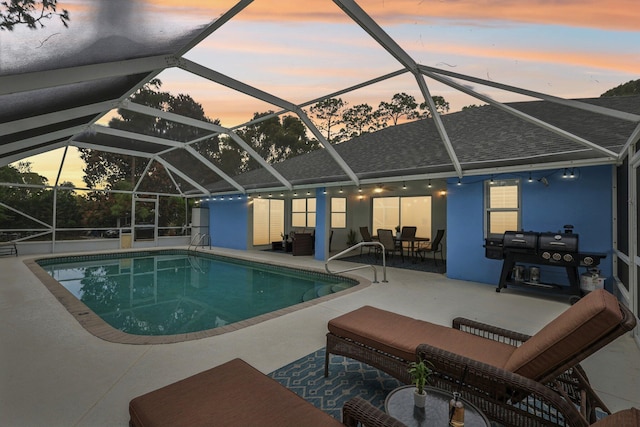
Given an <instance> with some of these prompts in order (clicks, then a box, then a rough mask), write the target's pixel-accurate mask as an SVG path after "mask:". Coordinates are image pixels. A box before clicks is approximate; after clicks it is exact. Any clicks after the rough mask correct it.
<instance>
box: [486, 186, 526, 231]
mask: <svg viewBox="0 0 640 427" xmlns="http://www.w3.org/2000/svg"><path fill="white" fill-rule="evenodd" d="M484 188H485V192H484V194H485V199H484V204H485V228H486V229H485V236H486V237H501V236H502V235H503V234H504V232H505V231H517V230H520V228H521V225H520V224H521V222H520V221H521V212H520V180H519V179H504V180H493V179H492V180H487V181H485V183H484Z"/></svg>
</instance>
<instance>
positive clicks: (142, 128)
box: [80, 79, 215, 192]
mask: <svg viewBox="0 0 640 427" xmlns="http://www.w3.org/2000/svg"><path fill="white" fill-rule="evenodd" d="M161 86H162V82H161V81H160V80H158V79H154V80H152V81H150V82H149V83H147V84H146V85H144V86H143V87H142V88H141V89H140V90H138V91H137V92H136V93H135V94H134V95H132V97H131V100H132V102H135V103H138V104H142V105H146V106H149V107H152V108H156V109H158V110H162V111H168V112H173V113H177V114H181V115H183V116H186V117H190V118H194V119H197V120H201V121H204V122H208V123H215V122H213V121H212V120H210V119H209V118H208V117H206V116H205V114H204V110H203V108H202V106H201V105H200V104H199V103H197V102H195V101H194V100H193V99H192V98H191V97H190V96H188V95H182V94H180V95H178V96H173V95H171V94H170V93H168V92H162V91H160V87H161ZM118 114H119V115H120V117H116V118H113V119H111V120H110V121H109V127H112V128H114V129H122V130H127V131H130V132H136V133H140V134H143V135H150V136H157V137H159V138H165V139H171V140H174V141H181V142H188V141H191V140H194V139H197V138H200V137H203V136H205V135H207V134H208V133H210V132H209V131H206V130H204V129H200V128H195V127H192V126H188V125H184V124H181V123H176V122H171V121H168V120H164V119H160V118H157V117H153V116H150V115H146V114H140V113H136V112H133V111H129V110H126V109H119V110H118ZM214 140H215V138H214ZM209 141H210V140H207V142H209ZM131 143H133V141H131ZM201 145H204V144H201ZM80 156H81V158H82V160H84V161H85V163H86V167H85V169H84V172H85V176H84V181H85V183H86V184H87V186H89V187H90V188H95V187H96V186H98V185H99V184H101V183H104V184H105V186H106V187H107V188H110V187H111V186H112V185H113V184H115V183H117V182H120V181H122V180H126V181H128V182H130V183H131V188H133V186H134V185H135V184H136V182H137V180H139V179H140V177H141V176H142V174H143V172H144V171H145V168H146V167H147V164H148V161H147V160H145V159H139V158H137V157H135V156H128V155H122V154H115V153H107V152H103V151H98V150H91V149H81V150H80ZM145 181H147V182H146V186H147V187H153V188H154V189H156V191H165V192H170V191H174V190H175V187H174V185H173V182H171V180H170V179H169V175H168V174H167V172H166V170H165V169H164V167H163V166H162V165H161V164H159V163H155V162H154V163H153V164H152V166H151V168H150V169H149V170H148V171H147V174H146V176H145Z"/></svg>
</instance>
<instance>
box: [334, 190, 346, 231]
mask: <svg viewBox="0 0 640 427" xmlns="http://www.w3.org/2000/svg"><path fill="white" fill-rule="evenodd" d="M331 228H347V199H346V197H333V198H332V199H331Z"/></svg>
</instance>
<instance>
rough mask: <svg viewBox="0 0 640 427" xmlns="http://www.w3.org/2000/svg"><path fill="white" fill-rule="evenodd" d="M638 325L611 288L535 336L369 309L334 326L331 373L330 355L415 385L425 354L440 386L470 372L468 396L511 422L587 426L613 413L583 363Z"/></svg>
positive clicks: (331, 325) (449, 386) (466, 322)
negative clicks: (412, 369)
mask: <svg viewBox="0 0 640 427" xmlns="http://www.w3.org/2000/svg"><path fill="white" fill-rule="evenodd" d="M635 324H636V319H635V316H634V315H633V313H632V312H631V311H630V310H629V309H628V308H626V307H625V306H623V305H621V304H620V303H619V302H618V301H617V299H616V298H615V297H614V296H613V295H611V294H610V293H608V292H606V291H604V290H598V291H594V292H591V293H590V294H588V295H587V296H585V297H584V298H582V299H581V300H580V301H578V302H577V303H576V304H575V305H573V306H571V307H569V308H568V309H567V310H566V311H565V312H564V313H562V314H561V315H560V316H558V317H557V318H556V319H554V320H553V321H552V322H550V323H549V324H548V325H547V326H545V327H544V328H543V329H542V330H540V331H539V332H538V333H537V334H535V335H534V336H532V337H530V336H528V335H524V334H519V333H516V332H512V331H508V330H505V329H502V328H496V327H493V326H489V325H485V324H482V323H478V322H475V321H472V320H468V319H462V318H457V319H454V322H453V328H449V327H446V326H442V325H436V324H433V323H430V322H426V321H423V320H417V319H413V318H410V317H407V316H402V315H400V314H397V313H392V312H388V311H385V310H381V309H377V308H374V307H369V306H365V307H361V308H359V309H357V310H354V311H352V312H350V313H347V314H344V315H342V316H339V317H337V318H335V319H332V320H331V321H330V322H329V325H328V329H329V333H328V334H327V351H326V354H327V359H326V361H325V375H328V373H329V355H330V354H340V355H344V356H347V357H351V358H354V359H357V360H360V361H362V362H364V363H367V364H370V365H372V366H375V367H377V368H379V369H381V370H383V371H385V372H387V373H389V374H391V375H393V376H394V377H396V378H398V379H399V380H401V381H404V382H406V383H409V382H410V378H409V376H408V372H407V363H408V362H409V361H413V360H416V358H417V356H418V355H419V356H421V357H422V358H425V359H427V360H430V361H431V362H432V363H434V365H435V371H436V372H437V375H435V376H434V381H435V385H436V386H437V387H441V388H444V389H449V390H453V389H455V388H457V387H458V383H459V382H460V379H461V378H462V376H463V372H464V371H465V367H466V371H467V373H466V375H465V380H464V387H465V389H464V392H463V393H464V395H465V397H466V398H467V399H469V400H471V401H472V402H473V403H475V404H476V405H477V406H479V407H480V408H481V409H482V410H483V411H484V412H485V413H486V414H487V416H488V417H489V418H492V419H494V420H496V421H499V422H501V423H503V424H505V425H519V426H520V425H523V426H529V425H570V426H585V425H588V424H589V423H592V422H595V421H596V416H595V413H596V408H600V409H602V410H603V411H604V412H606V413H610V411H609V410H608V408H607V407H606V405H605V404H604V403H603V402H602V401H601V400H600V399H599V398H598V396H597V395H596V393H595V392H594V391H593V389H592V388H591V386H590V385H589V381H588V379H587V376H586V374H585V372H584V370H583V369H582V368H581V367H580V365H579V362H580V361H581V360H583V359H584V358H586V357H587V356H589V355H591V354H593V353H594V352H595V351H597V350H598V349H600V348H602V347H603V346H605V345H606V344H608V343H609V342H611V341H613V340H614V339H616V338H617V337H619V336H621V335H622V334H624V333H626V332H627V331H630V330H631V329H633V327H634V326H635ZM568 402H571V403H573V404H567V403H568ZM576 407H577V408H580V412H577V411H576ZM556 413H557V414H559V415H554V414H556Z"/></svg>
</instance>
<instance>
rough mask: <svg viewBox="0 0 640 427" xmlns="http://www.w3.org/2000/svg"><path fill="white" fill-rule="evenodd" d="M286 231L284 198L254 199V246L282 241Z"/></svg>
mask: <svg viewBox="0 0 640 427" xmlns="http://www.w3.org/2000/svg"><path fill="white" fill-rule="evenodd" d="M284 232H285V230H284V200H279V199H253V244H254V246H259V245H268V244H269V243H271V242H277V241H282V234H283V233H284Z"/></svg>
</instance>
